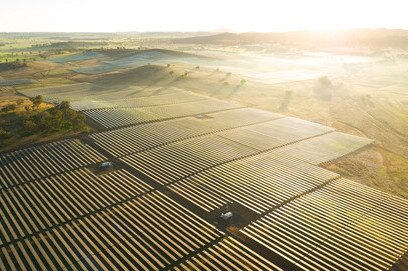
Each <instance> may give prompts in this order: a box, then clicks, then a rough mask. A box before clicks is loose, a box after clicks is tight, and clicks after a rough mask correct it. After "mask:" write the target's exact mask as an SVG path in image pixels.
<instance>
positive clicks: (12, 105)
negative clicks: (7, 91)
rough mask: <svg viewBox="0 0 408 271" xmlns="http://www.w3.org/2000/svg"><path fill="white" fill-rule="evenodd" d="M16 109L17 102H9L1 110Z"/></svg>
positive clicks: (9, 110)
mask: <svg viewBox="0 0 408 271" xmlns="http://www.w3.org/2000/svg"><path fill="white" fill-rule="evenodd" d="M14 110H16V104H8V105H6V106H4V107H3V108H2V109H1V112H4V113H7V112H11V111H14Z"/></svg>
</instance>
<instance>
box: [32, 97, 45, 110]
mask: <svg viewBox="0 0 408 271" xmlns="http://www.w3.org/2000/svg"><path fill="white" fill-rule="evenodd" d="M30 101H31V102H32V103H33V108H37V109H38V107H39V106H40V104H42V103H43V97H42V96H41V95H37V96H35V97H32V98H30Z"/></svg>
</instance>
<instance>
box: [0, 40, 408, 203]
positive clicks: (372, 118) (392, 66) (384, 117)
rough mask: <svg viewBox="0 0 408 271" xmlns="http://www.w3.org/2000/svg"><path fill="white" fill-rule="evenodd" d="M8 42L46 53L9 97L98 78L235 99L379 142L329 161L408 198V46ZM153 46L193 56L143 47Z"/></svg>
mask: <svg viewBox="0 0 408 271" xmlns="http://www.w3.org/2000/svg"><path fill="white" fill-rule="evenodd" d="M98 39H99V40H98ZM107 40H108V41H109V42H107ZM0 43H2V44H3V46H1V47H0V62H2V61H4V60H5V58H8V60H9V61H12V60H15V59H20V61H22V59H23V58H26V59H29V58H34V59H36V61H30V60H26V61H27V66H25V67H21V68H18V69H9V70H7V69H6V70H1V71H0V79H3V80H16V79H22V78H23V79H30V80H32V81H31V82H30V83H28V84H22V85H16V86H8V87H2V88H1V92H2V94H1V96H0V100H2V101H3V102H4V101H13V99H14V100H15V99H17V98H19V96H18V95H19V94H18V91H19V90H24V89H30V88H41V87H49V86H59V85H70V84H74V83H80V82H89V83H92V84H94V85H95V88H92V91H97V90H98V89H99V90H101V89H104V90H105V89H109V91H115V90H123V89H130V88H135V89H136V88H137V89H152V90H154V89H158V90H159V89H164V88H171V87H176V88H179V89H184V90H188V91H193V92H196V93H200V94H204V95H207V96H211V97H216V98H220V99H225V100H233V101H237V102H240V103H242V104H244V105H247V106H252V107H258V108H261V109H266V110H269V111H272V112H278V113H282V114H285V115H289V116H295V117H299V118H303V119H307V120H311V121H315V122H318V123H321V124H324V125H328V126H332V127H335V128H336V129H337V130H339V131H342V132H346V133H351V134H355V135H359V136H363V137H368V138H371V139H373V140H375V143H374V145H373V147H371V148H369V149H365V150H363V151H361V152H359V153H358V154H356V155H353V156H347V157H345V158H343V159H340V160H338V161H335V162H333V163H331V164H329V165H325V166H326V167H328V168H330V169H331V170H334V171H336V172H339V173H342V174H345V175H346V176H347V177H348V178H351V179H355V180H357V181H360V182H362V183H365V184H368V185H370V186H372V187H376V188H380V189H382V190H384V191H388V192H392V193H394V194H397V195H400V196H403V197H408V187H407V183H408V182H407V180H408V170H407V168H408V139H407V138H408V95H407V89H408V80H407V79H406V76H405V73H406V70H407V68H408V60H407V58H406V57H404V52H400V51H398V52H387V53H384V52H380V53H375V52H373V51H370V50H366V51H364V50H360V49H359V50H356V52H354V53H353V52H352V53H349V52H347V53H345V52H344V51H341V52H339V53H337V54H336V53H331V55H329V56H320V55H319V54H318V52H317V53H316V52H312V53H310V54H309V52H299V51H295V52H294V51H293V47H285V48H279V49H277V48H275V47H273V46H264V47H262V48H263V49H262V48H261V47H256V48H255V47H254V48H250V47H248V46H241V47H240V46H222V45H217V46H212V45H209V44H207V45H203V46H201V47H200V46H198V45H186V44H176V43H171V42H169V39H168V37H157V36H154V35H153V36H151V37H141V36H137V35H136V36H125V35H123V36H115V37H108V38H106V37H104V38H101V37H99V36H96V37H93V40H92V42H91V41H89V40H86V39H85V37H83V36H81V37H80V38H78V40H77V41H76V43H75V42H67V40H66V37H63V36H62V37H59V38H55V37H41V38H38V37H37V38H36V37H28V38H27V37H26V38H23V37H21V38H10V37H2V38H1V42H0ZM103 44H105V45H103ZM75 46H76V47H75ZM152 46H156V47H159V48H166V49H182V50H183V51H184V52H189V53H193V55H188V54H184V53H181V52H172V51H163V50H161V51H160V50H156V51H155V50H153V51H152V50H148V51H146V52H144V51H143V50H140V48H143V47H150V48H152ZM100 47H104V48H105V49H101V48H100ZM33 48H36V49H33ZM124 48H127V49H124ZM261 49H262V50H261ZM273 50H275V51H273ZM265 51H266V53H265ZM40 52H41V54H45V55H46V58H45V59H44V58H42V57H40V56H39V54H40ZM271 52H272V53H271ZM282 52H283V53H282ZM192 56H193V57H192ZM93 71H96V72H95V73H94V72H93ZM319 78H320V79H319ZM322 78H324V79H322ZM0 106H1V105H0ZM46 138H47V137H46ZM37 140H43V139H42V137H41V136H38V137H37V138H31V139H29V138H26V139H18V140H16V141H15V142H14V143H13V144H10V146H13V147H14V146H17V144H19V143H23V144H25V143H26V142H34V141H37Z"/></svg>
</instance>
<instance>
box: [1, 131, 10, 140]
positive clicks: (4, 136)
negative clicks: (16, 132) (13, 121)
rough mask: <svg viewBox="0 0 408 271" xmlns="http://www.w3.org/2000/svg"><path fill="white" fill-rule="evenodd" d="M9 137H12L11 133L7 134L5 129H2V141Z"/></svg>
mask: <svg viewBox="0 0 408 271" xmlns="http://www.w3.org/2000/svg"><path fill="white" fill-rule="evenodd" d="M9 137H11V134H10V132H7V131H6V130H4V129H0V139H7V138H9Z"/></svg>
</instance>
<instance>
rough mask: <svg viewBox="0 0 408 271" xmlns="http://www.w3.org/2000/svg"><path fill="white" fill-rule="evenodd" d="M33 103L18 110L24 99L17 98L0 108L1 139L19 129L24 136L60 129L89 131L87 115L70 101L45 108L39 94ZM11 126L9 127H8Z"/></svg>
mask: <svg viewBox="0 0 408 271" xmlns="http://www.w3.org/2000/svg"><path fill="white" fill-rule="evenodd" d="M30 101H31V105H26V106H24V109H25V110H23V111H18V112H16V109H17V106H22V104H23V103H24V100H22V99H21V100H20V99H19V100H17V102H16V103H12V104H9V105H6V106H4V107H3V108H2V109H1V110H0V113H1V115H0V139H6V138H9V137H11V133H10V131H8V130H10V129H12V130H13V133H14V132H15V131H16V127H17V130H18V131H19V133H20V134H21V135H22V136H28V135H32V134H36V133H53V132H58V131H88V126H87V124H86V117H85V115H83V114H81V113H78V112H76V111H75V110H73V109H71V107H70V104H69V102H67V101H63V102H61V103H60V104H58V105H56V106H54V107H52V108H49V109H46V110H43V109H41V107H40V106H41V104H42V103H43V97H42V96H40V95H38V96H36V97H32V98H30ZM7 127H9V129H7Z"/></svg>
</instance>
